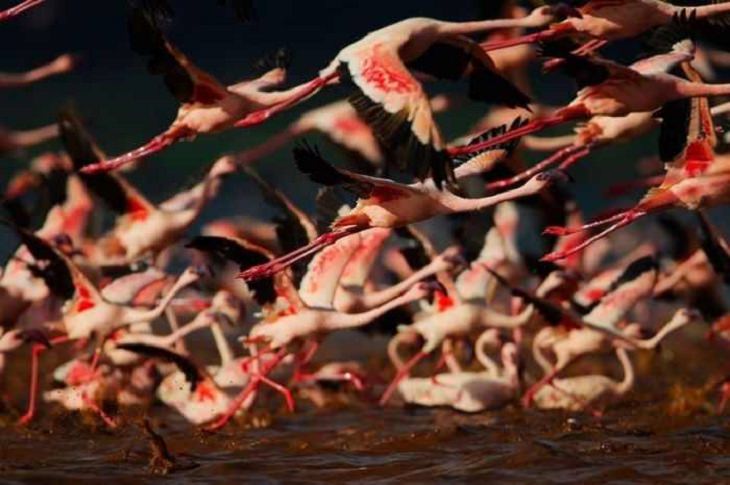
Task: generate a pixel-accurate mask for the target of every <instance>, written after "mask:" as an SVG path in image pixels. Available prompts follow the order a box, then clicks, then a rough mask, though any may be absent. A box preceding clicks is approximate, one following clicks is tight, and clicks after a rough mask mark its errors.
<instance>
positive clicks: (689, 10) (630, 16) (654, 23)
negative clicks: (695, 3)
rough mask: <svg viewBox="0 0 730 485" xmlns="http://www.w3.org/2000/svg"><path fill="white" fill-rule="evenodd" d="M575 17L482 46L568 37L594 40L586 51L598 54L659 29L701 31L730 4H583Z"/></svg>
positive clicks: (632, 0)
mask: <svg viewBox="0 0 730 485" xmlns="http://www.w3.org/2000/svg"><path fill="white" fill-rule="evenodd" d="M571 4H573V5H576V6H577V7H578V8H577V10H576V11H575V12H574V13H573V15H570V16H567V18H565V19H564V20H562V21H560V22H558V23H555V24H552V25H550V26H549V27H548V28H547V29H545V30H542V31H539V32H536V33H533V34H528V35H525V36H522V37H516V38H511V39H508V40H505V41H498V42H491V43H486V44H482V47H483V48H484V49H485V50H486V51H492V50H497V49H504V48H506V47H513V46H516V45H520V44H528V43H536V42H545V41H550V40H555V39H557V38H560V37H565V36H575V35H582V36H588V37H590V38H591V39H592V41H589V42H588V43H587V44H586V46H584V47H583V48H582V50H583V51H590V50H596V49H597V48H599V47H601V46H603V45H604V44H605V43H606V42H608V41H613V40H619V39H625V38H631V37H636V36H639V35H641V34H643V33H644V32H647V31H649V30H651V29H654V28H656V27H660V26H663V25H668V24H671V23H672V22H678V23H680V24H684V25H687V26H689V27H692V26H693V24H697V25H696V29H697V30H698V31H701V28H700V27H701V26H702V23H701V22H702V21H707V20H710V19H712V18H713V17H717V16H720V15H723V14H725V13H728V12H730V2H720V3H716V4H713V5H702V6H699V7H684V6H680V5H672V4H671V3H668V2H663V1H661V0H581V1H578V2H571Z"/></svg>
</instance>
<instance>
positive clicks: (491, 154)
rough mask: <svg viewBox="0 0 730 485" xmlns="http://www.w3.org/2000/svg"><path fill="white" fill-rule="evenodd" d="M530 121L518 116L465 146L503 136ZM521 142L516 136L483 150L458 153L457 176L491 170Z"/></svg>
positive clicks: (477, 136) (456, 161)
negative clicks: (509, 122)
mask: <svg viewBox="0 0 730 485" xmlns="http://www.w3.org/2000/svg"><path fill="white" fill-rule="evenodd" d="M528 122H529V121H528V120H526V119H524V118H522V117H520V116H518V117H516V118H515V119H514V120H512V123H511V124H509V125H508V124H503V125H500V126H496V127H493V128H489V129H488V130H485V131H483V132H482V133H480V134H478V135H476V136H474V137H472V138H471V139H470V140H469V141H468V142H467V143H465V144H464V146H468V145H474V144H478V143H482V142H484V141H487V140H489V139H491V138H494V137H497V136H503V135H505V134H506V133H508V132H510V131H512V130H516V129H517V128H520V127H522V126H524V125H526V124H527V123H528ZM519 142H520V140H519V138H515V139H513V140H510V141H508V142H505V143H501V144H497V145H492V146H489V147H487V148H485V149H483V150H477V151H475V152H472V153H468V154H464V155H457V156H456V157H454V158H453V159H452V161H453V162H454V163H455V165H456V171H455V173H456V176H457V178H461V177H462V174H464V175H476V174H481V173H485V172H490V171H491V170H492V169H493V168H494V166H495V164H497V163H498V162H499V161H500V160H502V159H503V158H505V155H506V156H509V155H510V154H511V153H512V152H514V150H515V148H517V145H519Z"/></svg>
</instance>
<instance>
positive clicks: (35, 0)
mask: <svg viewBox="0 0 730 485" xmlns="http://www.w3.org/2000/svg"><path fill="white" fill-rule="evenodd" d="M45 1H46V0H25V1H23V2H20V3H19V4H18V5H16V6H14V7H10V8H9V9H7V10H3V11H2V12H0V22H2V21H4V20H9V19H11V18H13V17H16V16H18V15H20V14H21V13H23V12H25V11H26V10H29V9H31V8H33V7H36V6H38V5H40V4H42V3H43V2H45Z"/></svg>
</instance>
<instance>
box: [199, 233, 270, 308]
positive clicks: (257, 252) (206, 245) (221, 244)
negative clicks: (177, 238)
mask: <svg viewBox="0 0 730 485" xmlns="http://www.w3.org/2000/svg"><path fill="white" fill-rule="evenodd" d="M185 247H186V248H189V249H196V250H198V251H202V252H204V253H206V254H209V255H211V256H212V257H213V258H215V259H218V260H224V261H232V262H234V263H236V264H237V265H238V266H239V268H240V269H241V270H244V269H247V268H250V267H251V266H256V265H259V264H264V263H268V262H269V261H270V260H272V259H273V258H274V254H273V253H272V252H271V251H270V250H268V249H266V248H264V247H262V246H259V245H257V244H254V243H252V242H249V241H246V240H245V239H241V238H228V237H220V236H197V237H195V238H194V239H193V240H192V241H190V242H189V243H187V244H186V245H185ZM247 284H248V285H249V288H250V289H251V290H252V291H253V296H254V299H255V300H256V302H257V303H258V304H259V305H265V304H267V303H273V302H274V301H276V297H277V296H278V294H277V291H276V285H275V283H274V279H273V278H262V279H259V280H256V281H250V282H248V283H247Z"/></svg>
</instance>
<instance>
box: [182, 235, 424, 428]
mask: <svg viewBox="0 0 730 485" xmlns="http://www.w3.org/2000/svg"><path fill="white" fill-rule="evenodd" d="M358 244H359V241H357V240H353V239H352V238H345V239H342V240H340V241H337V242H336V243H335V244H333V245H331V246H330V247H328V248H327V249H325V251H323V252H322V253H320V254H318V255H317V257H315V258H314V259H313V260H312V261H311V262H310V264H309V267H308V270H307V273H306V274H305V276H304V278H303V279H302V282H301V284H300V288H299V290H298V291H297V290H294V291H292V289H288V290H283V291H282V290H279V292H281V293H284V292H286V293H285V295H282V296H285V298H286V299H287V300H288V302H289V305H290V308H289V309H288V310H287V311H286V312H284V313H278V314H274V315H270V316H269V317H268V318H267V319H266V320H264V321H263V322H260V323H258V324H256V325H254V327H253V328H252V329H251V332H250V333H249V336H248V339H247V341H249V342H251V349H252V355H253V356H254V357H257V356H258V350H257V347H256V344H261V345H263V346H264V348H265V349H266V350H267V352H277V351H280V350H281V351H283V352H286V353H288V350H287V347H288V346H289V344H290V343H293V342H300V343H301V342H303V341H304V340H309V339H310V338H312V337H316V336H318V335H319V336H320V337H321V336H322V335H325V334H327V333H329V332H332V331H334V330H338V329H344V328H356V327H359V326H363V325H366V324H368V323H370V322H371V321H372V320H374V319H376V318H378V317H379V316H381V315H383V314H385V313H386V312H388V311H390V310H391V309H393V308H396V307H398V306H401V305H404V304H407V303H410V302H412V301H416V300H419V299H422V298H423V297H424V296H426V295H427V294H428V293H429V292H430V287H429V286H428V285H426V286H423V285H416V286H413V287H411V289H410V290H408V291H406V292H405V293H403V294H402V295H400V296H397V297H396V298H394V299H392V300H390V301H388V302H386V303H384V304H383V305H381V306H379V307H376V308H373V309H371V310H369V311H365V312H361V313H341V312H338V311H337V310H335V309H334V308H332V303H333V301H334V295H335V293H336V291H337V289H338V282H339V276H340V274H341V273H342V270H343V268H344V267H345V265H346V264H347V261H348V259H349V257H350V255H351V254H352V251H353V250H354V249H355V248H356V247H357V245H358ZM187 247H190V248H194V249H198V250H202V251H205V252H210V253H212V254H218V255H219V256H222V257H223V258H226V259H231V260H232V261H234V262H236V263H238V264H239V265H240V266H245V265H247V264H250V263H251V262H252V261H256V260H260V259H261V258H268V257H272V256H273V255H272V254H271V253H270V252H268V251H264V250H261V249H260V248H256V247H255V246H253V245H252V244H251V243H247V242H246V241H242V240H233V239H226V238H220V237H217V238H216V237H211V236H199V237H197V238H196V239H194V240H193V241H192V242H191V243H189V244H188V245H187ZM343 256H344V257H343ZM282 279H288V278H287V276H285V275H277V276H275V281H273V282H272V281H270V280H269V279H264V280H260V281H255V282H253V284H254V286H253V289H254V292H255V294H260V296H259V297H265V296H266V295H267V294H271V295H272V296H273V297H276V292H277V286H278V287H279V288H281V287H282V285H281V283H279V284H278V285H277V284H276V280H278V281H279V282H281V280H282ZM289 285H290V283H289ZM272 286H273V287H272ZM311 349H314V350H311ZM314 351H316V343H315V344H314V345H313V346H312V347H311V348H310V352H309V354H310V355H309V356H307V357H305V358H304V359H302V360H303V362H300V365H302V364H303V363H306V362H307V361H308V360H309V359H310V358H311V354H312V353H313V352H314ZM277 355H278V354H277ZM281 355H282V356H283V355H285V354H284V353H282V354H281ZM271 365H272V366H273V365H276V364H271ZM264 367H269V371H270V370H271V369H273V367H270V366H269V365H265V366H264ZM259 375H261V374H259ZM259 379H261V380H262V382H264V383H266V384H268V385H272V384H275V383H270V382H269V381H267V380H266V379H268V378H266V377H265V375H261V377H259ZM258 384H259V381H258V380H256V381H255V382H254V381H252V382H251V383H250V385H249V386H247V387H246V388H245V389H244V390H243V391H242V393H241V395H240V396H239V398H237V399H236V400H235V402H236V403H237V404H236V405H235V406H232V407H231V412H230V413H227V414H226V416H224V417H223V418H222V419H221V420H219V422H218V423H216V424H217V425H223V424H225V423H226V422H227V421H228V419H230V417H231V416H232V415H233V413H235V412H236V410H237V409H238V406H240V405H241V403H243V402H244V401H245V400H246V399H248V396H249V395H251V394H252V393H253V392H254V391H255V389H256V387H258ZM272 387H274V388H275V389H277V390H279V391H280V392H282V391H283V392H282V393H283V394H284V396H285V398H286V399H287V403H288V405H289V406H290V407H291V406H292V403H293V401H292V398H291V395H290V393H289V391H288V390H286V389H285V388H282V387H281V386H279V385H278V384H277V385H276V386H272ZM234 408H235V409H234Z"/></svg>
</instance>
